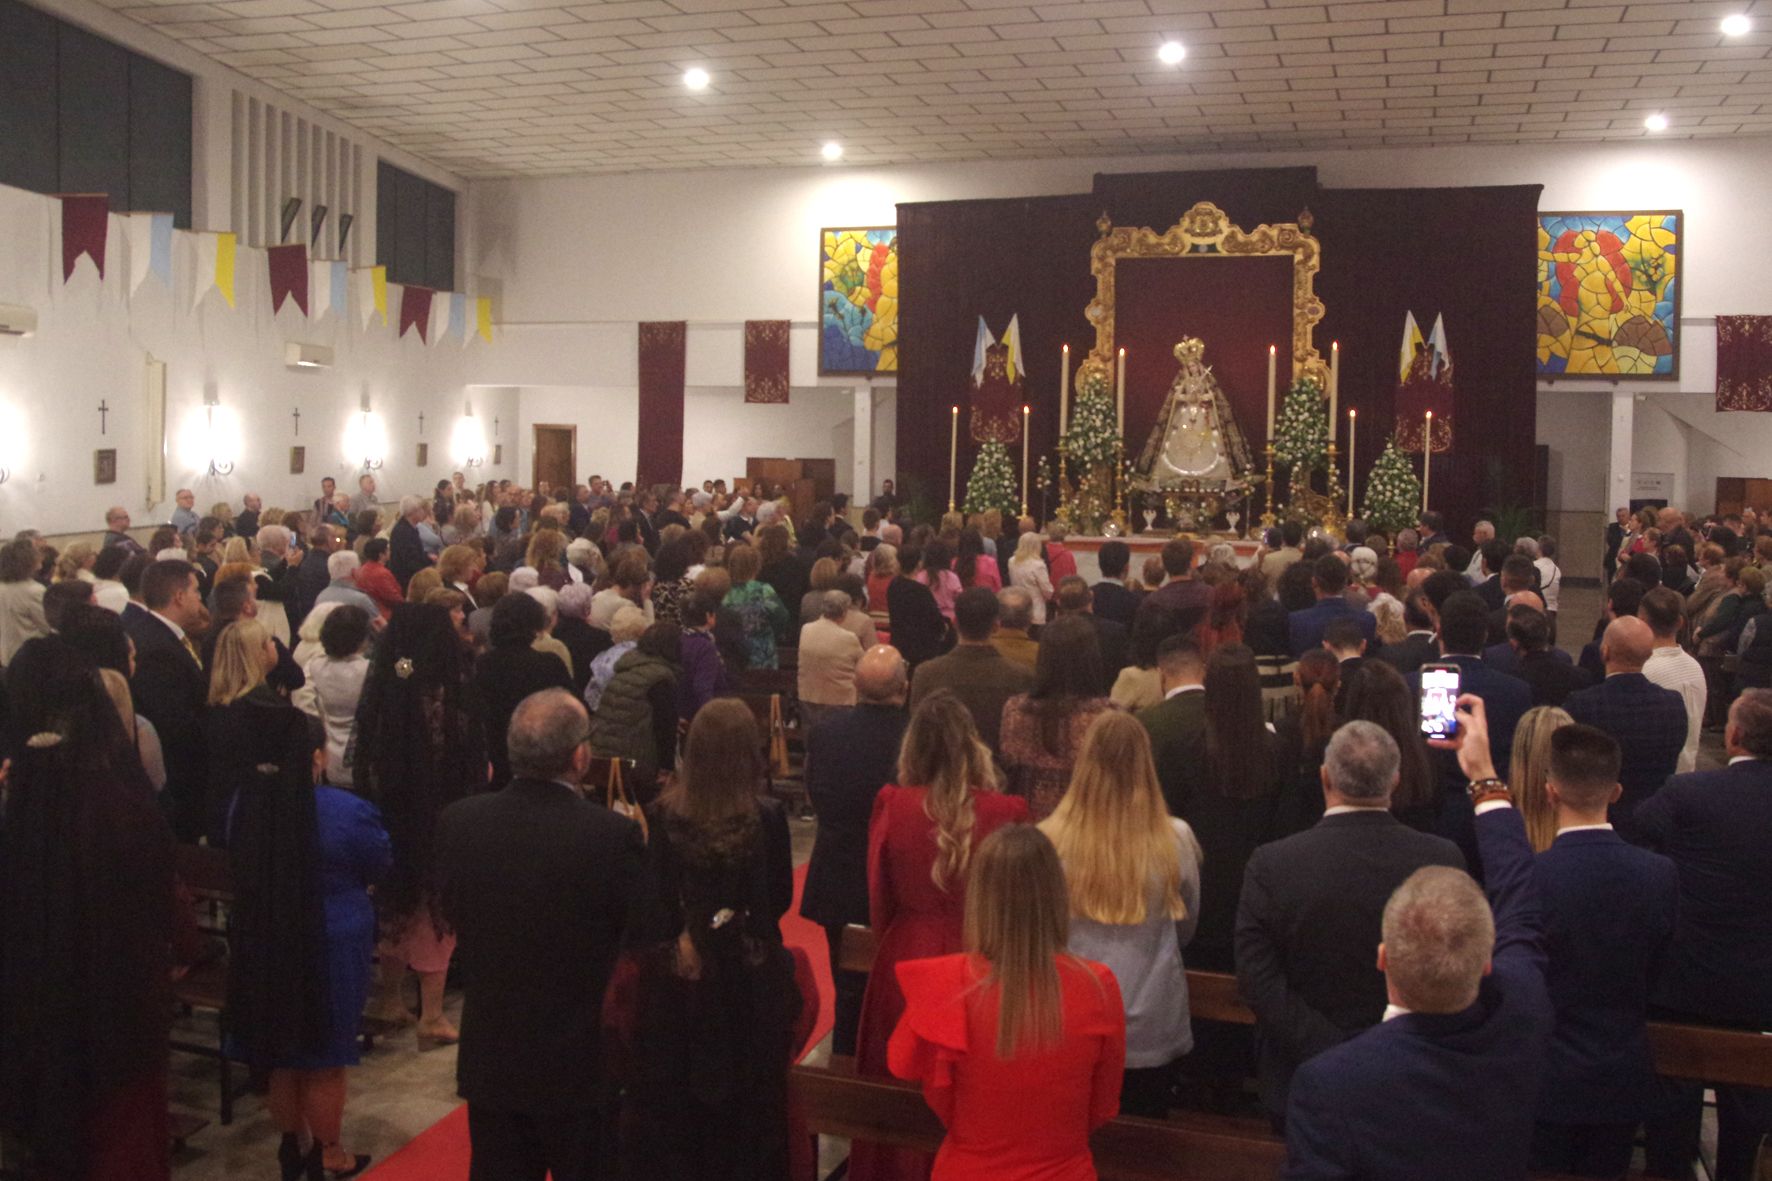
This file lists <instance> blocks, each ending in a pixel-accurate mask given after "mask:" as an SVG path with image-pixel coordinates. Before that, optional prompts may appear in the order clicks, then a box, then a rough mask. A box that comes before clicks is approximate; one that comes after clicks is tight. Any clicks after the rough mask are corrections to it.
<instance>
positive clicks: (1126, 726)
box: [1040, 710, 1200, 1119]
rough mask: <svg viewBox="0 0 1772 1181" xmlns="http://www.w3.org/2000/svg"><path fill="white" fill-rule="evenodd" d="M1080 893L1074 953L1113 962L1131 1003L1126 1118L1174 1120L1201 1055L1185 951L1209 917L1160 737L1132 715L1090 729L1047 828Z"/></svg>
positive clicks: (1103, 719)
mask: <svg viewBox="0 0 1772 1181" xmlns="http://www.w3.org/2000/svg"><path fill="white" fill-rule="evenodd" d="M1040 831H1041V832H1044V833H1045V834H1046V835H1047V837H1049V838H1050V839H1051V841H1052V844H1053V846H1054V847H1055V848H1057V850H1058V857H1059V861H1060V862H1061V863H1062V864H1063V865H1064V874H1065V880H1066V882H1067V884H1068V885H1069V887H1070V899H1071V934H1070V951H1071V954H1072V955H1075V956H1080V957H1082V958H1083V959H1086V960H1094V961H1096V962H1098V963H1102V964H1106V965H1107V966H1108V968H1109V969H1110V970H1111V971H1112V972H1113V974H1114V979H1115V981H1116V982H1117V983H1118V984H1119V986H1120V995H1121V996H1122V997H1123V998H1124V1000H1125V1004H1126V1077H1125V1082H1124V1085H1123V1086H1122V1088H1121V1092H1120V1110H1121V1111H1122V1112H1124V1113H1125V1114H1127V1115H1140V1116H1147V1117H1149V1118H1152V1119H1161V1118H1163V1117H1164V1116H1165V1115H1167V1114H1168V1108H1169V1089H1170V1084H1171V1082H1172V1081H1173V1079H1174V1073H1175V1063H1176V1061H1177V1060H1178V1059H1180V1058H1181V1057H1182V1055H1184V1054H1186V1053H1187V1052H1188V1051H1189V1050H1191V1049H1193V1047H1194V1035H1193V1029H1192V1027H1191V1026H1190V1025H1189V1021H1188V995H1187V974H1186V972H1184V971H1183V969H1182V964H1181V949H1182V948H1183V947H1185V946H1186V945H1187V943H1188V941H1189V940H1190V939H1192V938H1193V936H1194V926H1195V924H1196V923H1197V922H1198V921H1199V917H1198V916H1199V911H1200V846H1199V843H1198V842H1197V841H1195V839H1194V834H1193V830H1192V829H1190V828H1189V827H1188V826H1187V823H1186V822H1185V821H1183V820H1179V819H1176V818H1175V817H1173V816H1170V815H1169V810H1168V808H1167V807H1166V806H1165V805H1164V803H1163V793H1162V790H1161V789H1160V788H1159V787H1158V784H1157V770H1156V766H1155V764H1154V763H1153V762H1152V760H1151V742H1150V736H1149V735H1148V734H1147V733H1146V732H1145V728H1144V726H1143V725H1142V724H1140V723H1139V721H1138V720H1137V719H1136V718H1134V717H1133V716H1132V715H1131V714H1128V713H1122V712H1120V711H1118V710H1109V711H1108V712H1106V713H1103V714H1101V715H1100V716H1099V717H1097V718H1096V719H1095V721H1094V722H1093V723H1092V724H1091V725H1090V727H1089V730H1088V732H1087V733H1086V734H1085V735H1084V737H1083V745H1082V748H1081V749H1080V750H1079V751H1078V753H1077V763H1076V768H1075V770H1074V771H1073V772H1072V775H1071V785H1070V790H1068V791H1067V792H1066V793H1065V795H1064V798H1063V799H1062V800H1060V801H1059V804H1058V807H1057V808H1056V809H1055V810H1054V811H1053V813H1052V815H1051V816H1049V817H1048V818H1047V819H1045V820H1044V821H1042V822H1041V823H1040Z"/></svg>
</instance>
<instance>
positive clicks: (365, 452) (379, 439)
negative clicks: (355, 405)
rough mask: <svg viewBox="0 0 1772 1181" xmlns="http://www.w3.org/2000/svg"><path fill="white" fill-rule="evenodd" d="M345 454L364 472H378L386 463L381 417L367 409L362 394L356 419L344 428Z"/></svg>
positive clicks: (383, 426)
mask: <svg viewBox="0 0 1772 1181" xmlns="http://www.w3.org/2000/svg"><path fill="white" fill-rule="evenodd" d="M345 454H346V455H347V456H349V457H350V458H351V459H352V460H354V461H356V462H359V463H361V464H362V467H363V470H364V471H365V472H375V471H380V470H381V469H382V467H383V465H384V464H386V462H387V456H388V430H387V427H386V426H385V425H383V423H382V421H381V416H380V415H378V414H376V413H375V412H374V411H372V410H370V408H369V395H368V394H364V395H363V399H362V402H361V404H360V409H359V410H358V412H357V415H356V417H354V418H352V419H351V420H350V422H349V423H348V424H346V427H345Z"/></svg>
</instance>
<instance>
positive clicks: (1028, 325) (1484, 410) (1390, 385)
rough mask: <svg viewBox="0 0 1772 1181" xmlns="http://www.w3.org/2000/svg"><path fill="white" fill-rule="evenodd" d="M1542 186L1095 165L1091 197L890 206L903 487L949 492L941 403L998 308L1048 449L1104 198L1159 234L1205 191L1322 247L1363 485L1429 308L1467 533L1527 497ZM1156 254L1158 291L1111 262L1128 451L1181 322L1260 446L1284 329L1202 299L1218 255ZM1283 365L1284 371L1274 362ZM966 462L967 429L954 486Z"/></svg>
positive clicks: (1089, 286)
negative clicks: (1443, 369)
mask: <svg viewBox="0 0 1772 1181" xmlns="http://www.w3.org/2000/svg"><path fill="white" fill-rule="evenodd" d="M1538 192H1539V187H1538V186H1536V185H1522V186H1515V187H1508V188H1473V189H1386V190H1332V189H1322V188H1319V187H1317V186H1316V183H1315V174H1314V170H1312V169H1308V168H1282V169H1232V170H1220V171H1213V172H1195V173H1130V174H1117V175H1102V176H1098V177H1097V178H1096V181H1095V188H1094V191H1093V192H1092V193H1089V194H1079V195H1075V196H1061V197H1045V198H1029V199H1025V200H1021V199H1018V200H992V201H948V202H930V203H917V204H905V205H900V206H899V211H898V225H899V281H900V283H901V285H902V290H901V301H900V309H901V310H900V316H901V320H902V324H901V333H900V338H901V347H900V352H899V358H900V362H899V363H900V369H899V382H898V399H897V415H898V472H899V475H900V478H901V481H903V483H904V484H905V486H906V487H907V488H908V489H910V490H912V491H916V490H924V491H926V492H927V493H928V494H929V496H930V498H931V501H933V500H934V499H936V498H937V497H939V496H942V495H945V486H946V481H947V458H948V457H947V448H946V444H947V439H946V435H945V431H944V430H943V427H944V426H945V424H946V421H947V407H948V406H949V405H951V404H953V403H954V402H956V401H960V402H963V401H964V394H965V390H966V383H967V381H968V379H969V376H970V373H971V366H972V344H973V336H974V332H975V330H976V326H977V320H978V317H979V316H980V315H983V316H984V317H985V319H986V320H987V321H988V322H989V323H991V324H992V325H994V326H998V327H999V328H1000V326H1001V325H1002V324H1003V323H1005V322H1007V320H1008V318H1009V316H1010V315H1011V314H1012V313H1019V314H1020V315H1021V325H1022V332H1023V350H1024V352H1025V353H1026V356H1027V365H1028V378H1027V395H1028V400H1029V402H1030V403H1031V404H1032V406H1033V408H1034V411H1033V429H1032V444H1033V451H1034V454H1035V455H1036V456H1038V455H1042V454H1046V453H1049V452H1050V451H1051V450H1052V448H1053V446H1054V443H1055V438H1054V436H1055V433H1056V428H1057V417H1058V356H1059V346H1060V345H1061V344H1063V343H1064V342H1066V341H1069V342H1070V345H1071V349H1072V355H1073V358H1074V360H1081V358H1082V356H1083V355H1084V354H1085V353H1086V352H1087V351H1088V350H1089V349H1090V348H1091V347H1092V346H1093V344H1094V332H1093V330H1092V329H1091V328H1090V326H1089V325H1088V323H1087V322H1086V321H1085V320H1084V319H1083V314H1082V313H1083V308H1084V307H1085V306H1086V305H1087V304H1088V303H1089V301H1090V300H1091V299H1092V298H1093V297H1094V294H1095V283H1094V280H1093V278H1092V277H1091V276H1090V273H1089V248H1090V246H1091V244H1093V242H1094V241H1095V239H1096V229H1095V220H1096V218H1097V217H1098V216H1100V214H1101V213H1102V212H1104V211H1106V212H1107V213H1108V215H1109V216H1110V217H1112V219H1113V220H1114V221H1115V222H1116V224H1120V225H1148V226H1151V227H1152V228H1155V229H1167V228H1168V227H1169V226H1171V225H1173V224H1175V222H1177V221H1178V220H1180V217H1181V215H1182V214H1183V213H1185V212H1186V211H1187V210H1188V209H1189V208H1190V207H1191V206H1192V205H1194V204H1195V202H1197V201H1201V200H1209V201H1212V202H1213V203H1214V204H1217V205H1218V206H1219V207H1220V208H1222V209H1224V210H1225V211H1226V212H1227V213H1228V214H1229V215H1230V217H1231V220H1232V221H1233V222H1235V223H1236V224H1238V225H1241V226H1243V227H1245V228H1248V227H1252V226H1254V225H1256V224H1258V223H1260V222H1264V221H1266V222H1273V221H1291V220H1295V219H1296V218H1297V217H1298V215H1299V213H1300V212H1302V211H1303V210H1304V209H1306V208H1308V209H1310V210H1311V212H1312V214H1313V216H1314V219H1315V226H1316V229H1315V232H1316V234H1317V236H1318V238H1319V239H1320V240H1321V241H1322V243H1323V267H1322V271H1321V273H1320V274H1319V275H1318V277H1317V293H1318V295H1319V296H1320V297H1321V298H1322V300H1323V301H1324V303H1325V305H1326V306H1327V308H1328V314H1327V316H1326V317H1325V319H1324V321H1323V322H1322V323H1321V324H1319V325H1318V328H1317V334H1316V343H1317V347H1318V349H1319V350H1321V351H1322V353H1323V355H1324V358H1325V359H1327V357H1328V353H1329V342H1330V341H1331V340H1332V339H1337V338H1339V339H1340V340H1341V342H1342V348H1343V364H1342V380H1341V391H1342V399H1341V402H1342V407H1343V408H1346V407H1350V406H1351V407H1354V408H1356V409H1358V410H1359V411H1360V439H1359V447H1358V456H1357V458H1358V460H1359V466H1360V469H1361V473H1360V474H1361V481H1360V489H1361V491H1362V494H1363V489H1364V478H1363V477H1364V472H1365V471H1366V470H1367V469H1369V467H1370V465H1371V463H1372V462H1373V461H1374V460H1375V459H1376V458H1377V457H1378V453H1379V451H1380V450H1381V449H1382V446H1383V442H1384V439H1385V438H1386V437H1387V436H1388V434H1389V432H1390V430H1391V428H1392V426H1393V425H1394V418H1393V414H1394V409H1393V405H1392V403H1393V400H1394V395H1395V387H1396V358H1397V348H1398V345H1399V344H1400V343H1401V337H1402V327H1403V313H1404V312H1405V311H1406V310H1413V311H1414V312H1415V316H1416V319H1417V320H1420V321H1421V322H1422V324H1423V326H1424V327H1425V326H1427V325H1431V324H1432V322H1433V318H1434V316H1435V315H1436V314H1441V313H1443V314H1444V315H1445V318H1446V328H1447V333H1448V335H1449V336H1450V339H1451V344H1452V354H1453V359H1454V361H1455V363H1456V365H1457V401H1456V404H1455V414H1456V417H1457V422H1458V427H1459V438H1458V442H1457V449H1456V454H1454V455H1451V456H1442V457H1438V458H1436V460H1435V466H1434V482H1433V489H1434V494H1433V499H1434V506H1435V507H1436V508H1440V509H1441V510H1442V511H1444V512H1446V514H1447V516H1448V523H1449V525H1450V526H1451V527H1452V528H1453V529H1454V530H1456V531H1460V532H1462V531H1466V530H1468V528H1469V526H1470V524H1471V523H1473V522H1474V520H1475V519H1476V517H1477V516H1478V515H1479V514H1480V513H1481V512H1482V510H1484V509H1486V508H1495V507H1499V506H1502V505H1508V504H1524V503H1527V502H1529V501H1530V500H1531V499H1532V497H1533V493H1534V490H1533V489H1532V487H1531V473H1532V472H1533V470H1534V465H1533V463H1532V449H1533V442H1534V418H1535V416H1534V403H1535V390H1536V379H1535V375H1534V359H1535V354H1534V332H1533V316H1534V311H1535V295H1534V292H1535V290H1536V287H1535V276H1536V273H1537V234H1536V222H1535V216H1536V209H1537V199H1538ZM1166 265H1170V264H1168V262H1167V260H1156V261H1155V262H1154V263H1153V264H1151V265H1150V267H1149V269H1148V274H1149V276H1150V277H1152V278H1153V279H1154V280H1155V282H1156V284H1159V285H1167V286H1166V287H1162V286H1153V288H1151V289H1146V288H1144V287H1143V283H1144V278H1143V277H1142V276H1140V277H1139V278H1138V279H1137V280H1135V282H1129V281H1128V275H1129V274H1139V273H1140V272H1141V271H1144V270H1145V269H1146V268H1145V264H1142V263H1141V264H1138V265H1137V266H1135V267H1131V268H1129V267H1128V265H1127V264H1121V267H1120V273H1119V278H1118V284H1117V286H1118V290H1117V302H1118V305H1119V307H1118V316H1119V318H1118V319H1117V321H1116V332H1117V334H1118V335H1119V336H1120V337H1121V339H1120V341H1119V343H1121V344H1125V345H1126V346H1127V348H1128V349H1129V353H1128V360H1129V367H1128V368H1129V373H1128V386H1129V390H1128V401H1129V405H1128V417H1129V418H1130V419H1131V421H1130V423H1129V424H1128V428H1129V429H1128V439H1127V443H1128V450H1129V451H1130V452H1133V453H1136V452H1137V450H1138V448H1139V447H1140V446H1142V445H1143V443H1144V438H1145V435H1147V434H1148V433H1149V430H1150V426H1151V423H1152V421H1153V420H1154V417H1155V414H1156V412H1157V407H1158V406H1159V405H1160V404H1161V399H1162V396H1163V394H1164V393H1165V392H1166V391H1167V389H1168V382H1169V380H1170V379H1171V378H1172V377H1173V375H1174V359H1173V357H1171V356H1170V355H1169V349H1170V348H1171V347H1172V346H1173V345H1174V343H1175V340H1176V339H1179V337H1178V336H1177V331H1178V330H1179V331H1180V332H1181V333H1183V334H1186V335H1195V336H1200V337H1201V338H1202V339H1204V340H1205V341H1206V343H1207V348H1208V355H1207V360H1208V362H1209V363H1210V364H1212V365H1213V366H1214V369H1215V370H1216V371H1217V372H1218V374H1219V376H1220V380H1221V382H1222V383H1223V384H1224V385H1225V389H1226V393H1227V394H1228V395H1229V396H1230V398H1231V401H1232V405H1233V406H1234V407H1235V408H1236V412H1237V417H1238V421H1239V423H1240V424H1241V425H1242V426H1243V428H1244V431H1245V433H1246V434H1247V435H1248V437H1249V441H1250V443H1251V445H1252V446H1256V447H1259V446H1260V445H1261V443H1262V441H1263V439H1262V428H1263V425H1264V423H1263V420H1264V418H1265V413H1266V410H1265V404H1266V388H1265V387H1266V357H1265V355H1263V350H1265V349H1266V347H1267V345H1268V344H1269V343H1270V342H1271V341H1272V340H1273V339H1274V337H1275V335H1276V334H1277V333H1282V332H1283V331H1284V330H1283V328H1281V327H1279V325H1278V321H1277V320H1276V321H1274V322H1271V323H1270V322H1269V320H1268V319H1267V316H1268V315H1269V313H1265V312H1262V311H1260V310H1259V309H1260V308H1261V307H1263V306H1265V302H1264V301H1263V300H1262V299H1261V298H1260V297H1259V295H1258V294H1257V293H1254V292H1251V293H1250V294H1249V295H1248V296H1247V300H1248V302H1247V305H1246V306H1245V307H1244V309H1243V311H1242V314H1241V315H1238V314H1237V313H1236V311H1235V309H1231V308H1218V307H1215V306H1214V305H1213V301H1212V300H1211V299H1210V298H1208V297H1209V295H1210V292H1211V289H1212V288H1213V287H1219V286H1221V285H1224V286H1225V289H1226V290H1228V289H1229V288H1228V285H1225V284H1224V283H1223V280H1221V279H1215V278H1212V277H1211V272H1210V269H1209V268H1211V267H1213V266H1218V265H1236V264H1234V263H1230V261H1229V260H1225V259H1216V260H1200V261H1198V262H1183V263H1179V264H1173V265H1175V266H1176V267H1177V269H1176V270H1174V271H1169V270H1166V269H1164V268H1165V266H1166ZM1280 265H1284V264H1280ZM1196 273H1198V274H1202V275H1206V276H1208V277H1207V278H1205V279H1196V278H1193V277H1192V276H1194V275H1195V274H1196ZM1219 274H1220V275H1221V276H1226V277H1228V276H1229V274H1230V272H1220V273H1219ZM1168 276H1174V277H1168ZM1267 282H1268V280H1267V279H1266V278H1264V279H1263V280H1262V284H1263V286H1264V287H1265V285H1266V283H1267ZM1201 284H1209V285H1210V286H1200V285H1201ZM1135 286H1136V287H1137V290H1135V289H1134V287H1135ZM1281 306H1282V309H1283V307H1284V306H1285V305H1281ZM1221 313H1222V314H1221ZM1281 314H1283V312H1282V313H1281ZM1194 323H1197V324H1200V325H1201V326H1202V327H1200V328H1194V327H1191V326H1190V324H1194ZM1280 339H1282V340H1283V339H1285V337H1284V336H1283V335H1282V336H1281V337H1280ZM1245 354H1247V356H1245ZM1165 360H1166V365H1167V368H1166V369H1163V368H1162V367H1161V366H1160V364H1159V363H1160V362H1165ZM1147 365H1149V366H1152V367H1156V369H1157V371H1156V372H1155V373H1154V374H1152V373H1151V372H1150V371H1147V370H1146V369H1145V366H1147ZM1251 371H1252V372H1251ZM1281 372H1282V379H1281V380H1282V383H1284V380H1285V378H1284V373H1285V367H1284V366H1283V365H1282V368H1281ZM971 462H972V459H971V451H970V448H969V447H968V445H967V443H966V441H965V440H964V439H962V440H961V454H960V463H959V469H960V481H961V485H962V487H963V486H964V483H965V478H966V474H967V472H969V471H970V469H971ZM1051 507H1055V506H1050V505H1049V506H1048V509H1050V508H1051Z"/></svg>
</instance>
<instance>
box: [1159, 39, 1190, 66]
mask: <svg viewBox="0 0 1772 1181" xmlns="http://www.w3.org/2000/svg"><path fill="white" fill-rule="evenodd" d="M1186 56H1187V46H1185V45H1183V44H1182V43H1181V42H1179V41H1165V42H1163V44H1162V45H1161V46H1159V47H1158V48H1157V60H1158V61H1160V62H1162V63H1163V64H1164V65H1166V66H1178V65H1180V64H1181V59H1182V58H1184V57H1186Z"/></svg>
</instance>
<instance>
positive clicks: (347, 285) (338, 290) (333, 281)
mask: <svg viewBox="0 0 1772 1181" xmlns="http://www.w3.org/2000/svg"><path fill="white" fill-rule="evenodd" d="M326 266H327V267H328V270H327V272H326V275H327V285H328V286H330V287H331V288H332V291H331V293H330V294H329V295H328V296H327V299H326V301H327V303H329V304H330V305H331V306H332V308H333V310H334V311H336V312H337V313H338V314H339V315H340V316H344V315H347V314H349V312H350V310H351V264H350V263H347V262H346V261H345V260H344V259H342V258H335V259H333V260H332V261H331V262H329V263H327V264H326Z"/></svg>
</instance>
